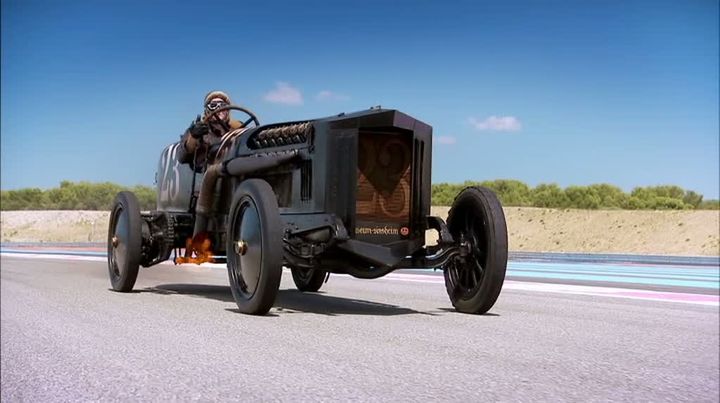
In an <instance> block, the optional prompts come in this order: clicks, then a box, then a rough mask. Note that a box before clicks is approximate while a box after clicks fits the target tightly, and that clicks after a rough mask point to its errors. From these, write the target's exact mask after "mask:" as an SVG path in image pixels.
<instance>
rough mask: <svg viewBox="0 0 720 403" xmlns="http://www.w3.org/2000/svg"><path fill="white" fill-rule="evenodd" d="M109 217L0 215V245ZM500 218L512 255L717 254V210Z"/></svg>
mask: <svg viewBox="0 0 720 403" xmlns="http://www.w3.org/2000/svg"><path fill="white" fill-rule="evenodd" d="M448 210H449V209H448V208H447V207H433V211H432V214H433V215H439V216H441V217H443V218H446V217H447V212H448ZM108 216H109V213H108V212H104V211H3V212H2V213H0V231H1V240H2V242H105V239H106V237H107V223H108ZM505 216H506V219H507V224H508V235H509V243H510V250H513V251H533V252H588V253H639V254H660V255H707V256H717V255H720V212H719V211H627V210H609V211H606V210H599V211H598V210H555V209H542V208H530V207H508V208H505ZM429 238H430V239H429V241H432V239H434V238H436V237H435V236H433V235H430V236H429Z"/></svg>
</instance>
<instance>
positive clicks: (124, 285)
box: [107, 192, 142, 292]
mask: <svg viewBox="0 0 720 403" xmlns="http://www.w3.org/2000/svg"><path fill="white" fill-rule="evenodd" d="M141 247H142V218H141V216H140V203H138V200H137V198H136V197H135V195H134V194H133V193H132V192H120V193H118V194H117V196H116V197H115V203H114V206H113V209H112V213H110V225H109V227H108V245H107V248H108V250H107V256H108V270H109V272H110V283H111V284H112V288H113V290H115V291H121V292H128V291H130V290H132V288H133V286H134V285H135V280H136V279H137V275H138V269H139V267H140V259H141V256H142V254H141V253H142V250H141Z"/></svg>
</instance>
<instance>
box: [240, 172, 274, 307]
mask: <svg viewBox="0 0 720 403" xmlns="http://www.w3.org/2000/svg"><path fill="white" fill-rule="evenodd" d="M227 231H228V234H227V249H226V251H227V259H228V260H227V267H228V277H229V279H230V289H231V290H232V294H233V298H235V303H237V306H238V309H239V310H240V312H243V313H248V314H252V315H264V314H266V313H267V312H268V311H269V310H270V308H271V307H272V305H273V303H274V302H275V298H276V297H277V293H278V289H279V288H280V278H281V276H282V243H281V242H282V232H281V231H282V227H281V224H280V213H279V210H278V204H277V198H276V197H275V193H274V192H273V190H272V188H271V187H270V185H268V183H267V182H265V181H264V180H261V179H248V180H245V181H243V182H242V183H241V184H240V186H239V187H238V189H237V191H236V192H235V195H234V197H233V203H232V206H231V208H230V216H229V220H228V228H227Z"/></svg>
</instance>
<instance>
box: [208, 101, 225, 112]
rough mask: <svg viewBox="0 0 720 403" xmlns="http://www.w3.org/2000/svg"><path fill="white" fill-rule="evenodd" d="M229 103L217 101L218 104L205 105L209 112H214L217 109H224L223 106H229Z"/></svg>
mask: <svg viewBox="0 0 720 403" xmlns="http://www.w3.org/2000/svg"><path fill="white" fill-rule="evenodd" d="M227 105H228V104H227V102H222V101H216V102H210V103H209V104H207V105H205V109H207V110H209V111H214V110H216V109H219V108H222V107H223V106H227Z"/></svg>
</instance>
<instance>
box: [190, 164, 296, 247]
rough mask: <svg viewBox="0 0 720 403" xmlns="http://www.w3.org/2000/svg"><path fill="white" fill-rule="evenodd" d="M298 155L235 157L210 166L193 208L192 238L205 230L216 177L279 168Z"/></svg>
mask: <svg viewBox="0 0 720 403" xmlns="http://www.w3.org/2000/svg"><path fill="white" fill-rule="evenodd" d="M298 155H300V151H298V150H290V151H280V152H275V153H267V154H261V155H251V156H245V157H236V158H233V159H231V160H228V161H224V162H218V163H216V164H213V165H210V166H208V167H207V170H206V171H205V175H204V176H203V179H202V184H201V185H200V194H199V195H198V201H197V205H196V208H195V214H196V215H195V228H194V230H193V237H195V236H197V235H198V234H199V233H201V232H205V231H206V230H207V221H208V213H210V209H211V208H212V203H213V194H214V193H215V184H216V183H217V179H218V177H221V176H222V177H226V176H241V175H247V174H250V173H257V172H262V171H265V170H268V169H271V168H276V167H279V166H280V165H282V164H285V163H287V162H290V161H291V160H292V159H293V158H295V157H297V156H298Z"/></svg>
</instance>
